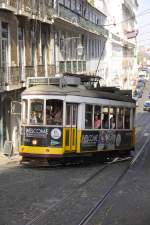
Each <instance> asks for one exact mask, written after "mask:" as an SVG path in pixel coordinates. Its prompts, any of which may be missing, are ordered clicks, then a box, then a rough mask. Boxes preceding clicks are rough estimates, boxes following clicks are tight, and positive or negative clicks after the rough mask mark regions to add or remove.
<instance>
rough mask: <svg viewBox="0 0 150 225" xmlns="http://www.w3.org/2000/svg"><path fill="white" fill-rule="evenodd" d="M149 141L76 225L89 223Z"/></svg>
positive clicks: (149, 138)
mask: <svg viewBox="0 0 150 225" xmlns="http://www.w3.org/2000/svg"><path fill="white" fill-rule="evenodd" d="M149 141H150V137H147V139H146V141H145V143H144V145H143V146H142V147H141V149H140V151H139V152H138V153H137V154H136V155H135V156H134V158H133V159H132V161H131V162H130V163H129V165H128V166H127V167H126V168H125V169H124V171H123V172H122V173H121V175H120V176H119V177H118V178H117V179H116V181H115V182H114V183H113V184H112V186H111V187H110V188H109V189H108V191H107V192H106V193H105V195H104V197H103V198H101V199H99V201H98V202H97V203H96V205H95V206H94V207H93V208H92V209H91V210H90V211H89V212H88V213H87V215H85V216H84V218H83V219H82V220H81V221H80V223H79V224H78V225H87V223H88V222H89V221H90V219H91V218H92V217H93V216H94V215H95V214H96V212H97V210H99V209H100V208H101V207H102V205H103V203H104V202H105V200H106V199H107V198H108V197H109V196H110V194H111V193H112V191H113V190H114V188H115V187H116V186H117V185H118V183H119V182H120V181H121V180H122V178H123V177H124V176H125V175H126V174H127V172H128V171H129V169H130V168H131V167H132V166H133V165H134V164H135V163H136V162H137V160H138V159H139V157H140V156H141V154H142V153H143V152H144V150H145V147H146V145H147V144H148V142H149Z"/></svg>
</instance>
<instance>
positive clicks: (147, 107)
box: [143, 101, 150, 111]
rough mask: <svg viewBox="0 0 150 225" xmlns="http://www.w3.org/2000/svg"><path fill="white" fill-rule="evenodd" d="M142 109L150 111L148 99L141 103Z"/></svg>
mask: <svg viewBox="0 0 150 225" xmlns="http://www.w3.org/2000/svg"><path fill="white" fill-rule="evenodd" d="M143 110H144V111H150V101H145V102H144V105H143Z"/></svg>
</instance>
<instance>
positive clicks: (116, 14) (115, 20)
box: [106, 0, 138, 89]
mask: <svg viewBox="0 0 150 225" xmlns="http://www.w3.org/2000/svg"><path fill="white" fill-rule="evenodd" d="M108 5H109V7H108V10H109V9H110V10H109V16H108V24H109V40H108V42H107V49H106V52H107V57H106V58H107V62H108V64H107V67H108V69H107V79H106V85H108V86H112V85H114V86H118V87H120V88H122V89H131V88H132V83H133V80H134V79H135V77H136V74H137V54H136V53H137V44H136V37H137V34H138V30H137V20H136V16H137V9H138V3H137V0H115V1H108Z"/></svg>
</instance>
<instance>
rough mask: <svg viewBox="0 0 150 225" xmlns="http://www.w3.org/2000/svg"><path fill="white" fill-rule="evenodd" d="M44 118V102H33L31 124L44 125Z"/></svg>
mask: <svg viewBox="0 0 150 225" xmlns="http://www.w3.org/2000/svg"><path fill="white" fill-rule="evenodd" d="M43 118H44V100H36V99H34V100H31V106H30V123H31V124H43Z"/></svg>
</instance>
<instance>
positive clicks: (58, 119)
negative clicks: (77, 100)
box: [52, 106, 62, 125]
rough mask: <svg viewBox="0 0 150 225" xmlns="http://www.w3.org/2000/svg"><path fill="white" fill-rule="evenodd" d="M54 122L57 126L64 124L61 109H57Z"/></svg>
mask: <svg viewBox="0 0 150 225" xmlns="http://www.w3.org/2000/svg"><path fill="white" fill-rule="evenodd" d="M52 117H53V120H54V123H55V124H58V125H61V124H62V109H61V108H60V107H58V106H57V107H56V108H55V110H54V113H53V116H52Z"/></svg>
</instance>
